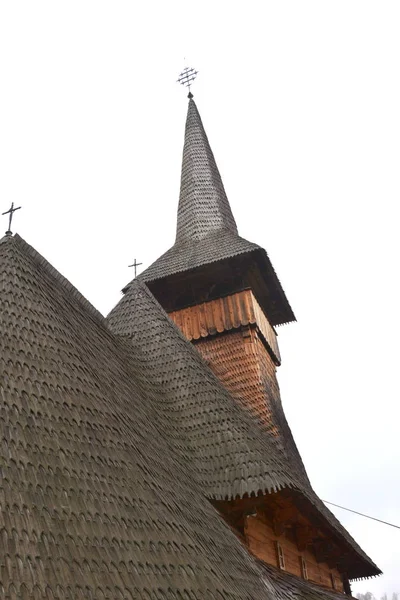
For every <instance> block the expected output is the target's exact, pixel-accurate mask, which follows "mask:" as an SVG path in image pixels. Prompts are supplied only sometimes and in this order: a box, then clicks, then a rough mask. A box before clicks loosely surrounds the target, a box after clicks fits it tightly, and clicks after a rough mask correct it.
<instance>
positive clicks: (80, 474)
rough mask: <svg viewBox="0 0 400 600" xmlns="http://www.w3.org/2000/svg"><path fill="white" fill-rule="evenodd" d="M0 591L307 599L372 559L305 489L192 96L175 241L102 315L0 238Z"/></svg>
mask: <svg viewBox="0 0 400 600" xmlns="http://www.w3.org/2000/svg"><path fill="white" fill-rule="evenodd" d="M0 265H1V271H0V308H1V310H0V329H1V331H0V332H1V337H0V340H1V342H0V343H1V353H0V362H1V367H0V369H1V378H0V387H1V463H0V467H1V482H0V491H1V496H0V498H1V504H0V507H1V511H0V520H1V522H0V543H1V557H0V564H1V569H0V598H7V599H10V600H15V599H24V600H25V599H52V600H56V599H60V600H61V599H69V600H72V599H80V598H82V599H83V598H86V599H91V600H95V599H96V600H97V599H121V600H122V599H124V600H133V599H135V600H136V599H146V600H205V599H207V600H208V599H218V600H228V599H229V600H239V599H240V600H244V599H246V600H256V599H257V600H258V599H264V598H265V599H266V600H272V599H273V598H277V599H279V600H289V599H293V600H298V599H299V598H300V599H307V600H323V599H328V598H331V599H339V598H342V597H343V595H344V594H351V589H350V583H351V580H354V579H360V578H367V577H372V576H375V575H379V574H380V570H379V569H378V568H377V567H376V565H375V564H374V563H373V562H372V561H371V559H370V558H369V557H368V556H367V555H366V554H365V553H364V552H363V550H362V549H361V548H360V547H359V546H358V545H357V544H356V542H355V541H354V540H353V539H352V537H351V536H350V535H349V534H348V533H347V531H346V530H345V529H344V528H343V527H342V525H341V524H340V523H339V521H338V520H337V519H336V518H335V517H334V516H333V514H332V513H331V512H330V511H329V510H328V509H327V508H326V506H325V505H324V504H323V503H322V502H321V500H320V499H319V498H318V497H317V495H316V494H315V492H314V491H313V489H312V487H311V484H310V482H309V479H308V477H307V473H306V470H305V468H304V465H303V463H302V460H301V457H300V455H299V452H298V450H297V448H296V445H295V442H294V440H293V437H292V434H291V431H290V428H289V426H288V423H287V421H286V418H285V415H284V412H283V408H282V404H281V399H280V395H279V386H278V382H277V378H276V369H277V367H278V366H279V365H280V362H281V358H280V353H279V347H278V343H277V339H276V332H275V326H277V325H281V324H284V323H289V322H290V321H293V320H294V319H295V317H294V314H293V311H292V309H291V307H290V304H289V302H288V300H287V298H286V296H285V293H284V291H283V289H282V286H281V284H280V282H279V279H278V277H277V275H276V273H275V271H274V269H273V267H272V264H271V262H270V260H269V258H268V255H267V254H266V252H265V250H264V249H262V248H261V247H260V246H258V245H256V244H254V243H251V242H248V241H247V240H245V239H243V238H241V237H240V236H239V235H238V230H237V226H236V222H235V219H234V217H233V215H232V212H231V209H230V206H229V202H228V199H227V197H226V194H225V190H224V186H223V183H222V180H221V176H220V174H219V171H218V168H217V165H216V163H215V160H214V156H213V153H212V150H211V148H210V145H209V142H208V139H207V136H206V133H205V131H204V128H203V125H202V122H201V119H200V116H199V113H198V110H197V107H196V105H195V102H194V100H193V98H192V97H191V95H190V99H189V107H188V115H187V122H186V131H185V143H184V150H183V164H182V178H181V190H180V199H179V207H178V220H177V233H176V240H175V244H174V245H173V246H172V248H171V249H170V250H168V251H167V252H166V253H165V254H164V255H163V256H161V257H160V258H159V259H158V260H156V261H155V262H154V263H153V264H152V265H151V266H150V267H149V268H148V269H147V270H146V271H144V272H143V273H142V274H141V275H140V276H139V277H138V278H137V279H135V280H133V281H132V282H131V283H129V284H128V285H127V286H126V287H125V289H124V290H123V296H122V298H121V300H120V302H119V303H118V304H117V306H116V307H115V308H114V309H113V310H112V311H111V313H110V315H109V316H108V317H107V318H104V317H103V316H102V315H101V314H100V313H98V312H97V311H96V309H95V308H94V307H93V306H91V305H90V303H89V302H88V301H87V300H86V299H85V298H84V297H83V296H82V295H81V294H80V293H79V292H78V291H77V290H76V289H75V288H74V287H73V286H72V285H71V284H70V283H69V282H68V281H67V280H66V279H65V278H63V276H62V275H61V274H60V273H58V272H57V271H56V270H55V269H54V268H53V267H52V266H51V265H50V264H49V263H48V262H47V261H46V260H45V259H44V258H43V257H42V256H40V255H39V254H38V253H37V252H36V251H35V250H34V249H33V248H32V247H31V246H29V245H28V244H27V243H26V242H25V241H24V240H23V239H22V238H20V237H19V236H18V235H11V233H10V232H7V234H6V236H5V237H3V238H2V239H1V241H0Z"/></svg>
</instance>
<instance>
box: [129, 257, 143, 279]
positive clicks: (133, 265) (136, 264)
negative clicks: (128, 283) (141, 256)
mask: <svg viewBox="0 0 400 600" xmlns="http://www.w3.org/2000/svg"><path fill="white" fill-rule="evenodd" d="M142 264H143V263H138V262H136V258H135V259H134V261H133V264H132V265H128V266H129V267H134V268H135V279H136V274H137V273H136V269H137V267H138V266H139V265H142Z"/></svg>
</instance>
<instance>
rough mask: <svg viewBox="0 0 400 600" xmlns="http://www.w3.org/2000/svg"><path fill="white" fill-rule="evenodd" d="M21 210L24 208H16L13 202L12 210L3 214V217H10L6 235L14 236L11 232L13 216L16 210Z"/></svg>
mask: <svg viewBox="0 0 400 600" xmlns="http://www.w3.org/2000/svg"><path fill="white" fill-rule="evenodd" d="M20 208H22V207H21V206H17V208H14V202H11V208H10V209H9V210H6V212H3V213H1V214H2V215H10V216H9V219H8V229H7V231H6V235H12V231H11V223H12V220H13V216H14V213H15V211H16V210H19V209H20Z"/></svg>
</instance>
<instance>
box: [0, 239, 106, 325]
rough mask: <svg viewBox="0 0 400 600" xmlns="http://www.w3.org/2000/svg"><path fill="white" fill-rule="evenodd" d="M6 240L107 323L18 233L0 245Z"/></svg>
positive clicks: (87, 309) (94, 316)
mask: <svg viewBox="0 0 400 600" xmlns="http://www.w3.org/2000/svg"><path fill="white" fill-rule="evenodd" d="M5 238H8V239H10V240H14V241H15V243H16V244H17V245H18V247H19V248H21V250H23V251H24V252H26V253H27V254H28V255H29V256H30V257H31V258H32V259H33V260H34V261H35V263H36V264H37V266H38V267H39V268H41V269H43V271H44V273H46V275H47V276H50V277H52V278H54V279H56V280H57V282H58V283H60V284H61V285H62V287H63V288H64V289H65V290H66V291H67V292H68V294H71V296H72V297H73V298H74V299H75V300H77V301H78V302H79V304H80V305H81V306H82V307H84V308H85V310H86V311H88V313H89V314H90V315H91V316H92V317H93V318H94V319H98V320H99V321H101V322H103V323H104V322H105V317H104V315H102V314H101V312H100V311H98V310H97V308H95V307H94V306H93V304H91V302H89V300H88V299H87V298H85V296H84V295H83V294H81V292H80V291H79V290H78V289H77V288H76V287H75V286H74V285H73V284H72V283H71V282H70V281H69V280H68V279H67V278H66V277H64V275H61V273H60V272H59V271H58V270H57V269H56V268H55V267H53V265H51V264H50V263H49V262H48V261H47V260H46V259H45V258H44V256H42V255H41V254H40V253H39V252H38V251H37V250H35V248H33V246H31V245H30V244H28V242H26V241H25V240H24V239H23V238H22V237H21V236H20V235H18V234H17V233H16V234H14V236H12V237H11V236H4V237H3V238H2V240H0V243H1V242H2V241H3V240H4V239H5Z"/></svg>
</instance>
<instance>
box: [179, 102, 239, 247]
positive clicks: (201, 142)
mask: <svg viewBox="0 0 400 600" xmlns="http://www.w3.org/2000/svg"><path fill="white" fill-rule="evenodd" d="M218 230H224V231H229V232H231V233H233V234H236V235H237V233H238V231H237V227H236V222H235V219H234V217H233V214H232V211H231V207H230V206H229V202H228V198H227V196H226V193H225V189H224V185H223V183H222V179H221V175H220V174H219V171H218V167H217V164H216V162H215V158H214V155H213V152H212V150H211V147H210V144H209V142H208V139H207V135H206V132H205V131H204V127H203V123H202V121H201V118H200V115H199V111H198V110H197V106H196V104H195V102H194V100H193V98H192V97H189V108H188V114H187V119H186V130H185V145H184V148H183V160H182V176H181V191H180V197H179V208H178V224H177V230H176V243H180V242H185V241H191V240H201V239H203V238H204V237H206V235H208V234H209V233H214V232H216V231H218Z"/></svg>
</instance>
